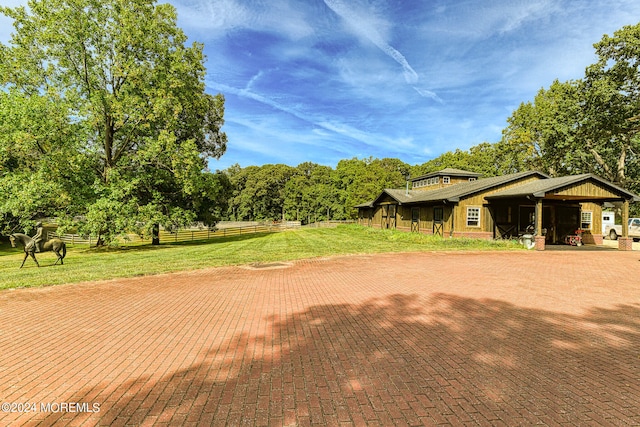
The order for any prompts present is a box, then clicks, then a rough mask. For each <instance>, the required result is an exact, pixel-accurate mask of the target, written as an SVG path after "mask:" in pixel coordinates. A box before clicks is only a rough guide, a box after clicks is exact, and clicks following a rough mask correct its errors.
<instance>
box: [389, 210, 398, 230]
mask: <svg viewBox="0 0 640 427" xmlns="http://www.w3.org/2000/svg"><path fill="white" fill-rule="evenodd" d="M396 207H397V206H396V205H389V228H391V229H395V228H396Z"/></svg>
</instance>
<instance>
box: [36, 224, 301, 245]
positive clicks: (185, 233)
mask: <svg viewBox="0 0 640 427" xmlns="http://www.w3.org/2000/svg"><path fill="white" fill-rule="evenodd" d="M299 227H300V222H296V221H288V222H286V223H278V224H258V223H256V224H254V225H245V226H236V227H233V226H231V227H228V226H225V225H222V226H219V227H216V228H215V229H213V230H211V229H181V230H178V231H176V232H169V231H164V230H160V241H161V242H166V243H169V242H173V243H181V242H195V241H201V240H211V239H217V238H221V237H233V236H241V235H243V234H252V233H276V232H279V231H283V230H286V229H292V228H299ZM54 237H57V238H59V239H61V240H62V241H63V242H65V243H69V244H72V245H89V246H91V245H95V244H96V241H97V239H96V238H95V237H92V236H81V235H79V234H61V235H58V234H56V233H54V232H51V231H50V232H48V233H47V238H48V239H52V238H54ZM116 240H117V242H118V243H120V244H125V245H126V244H143V243H150V242H151V236H140V235H138V234H126V235H124V236H121V237H118V238H117V239H116Z"/></svg>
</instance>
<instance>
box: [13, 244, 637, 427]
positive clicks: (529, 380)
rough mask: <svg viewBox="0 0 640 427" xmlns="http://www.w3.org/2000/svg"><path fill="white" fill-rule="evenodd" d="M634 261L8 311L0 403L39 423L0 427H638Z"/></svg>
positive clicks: (32, 299)
mask: <svg viewBox="0 0 640 427" xmlns="http://www.w3.org/2000/svg"><path fill="white" fill-rule="evenodd" d="M639 258H640V257H639V255H638V253H637V252H630V253H629V252H626V253H625V252H618V251H611V252H607V251H603V252H585V251H583V252H580V251H561V252H553V251H545V252H509V253H422V254H415V253H410V254H383V255H373V256H350V257H338V258H332V259H314V260H307V261H299V262H295V263H291V264H289V265H283V266H280V267H281V268H277V267H278V266H271V267H270V268H264V269H261V268H254V269H251V268H248V267H232V268H217V269H210V270H201V271H197V272H190V273H181V274H171V275H162V276H155V277H144V278H136V279H130V280H118V281H109V282H99V283H86V284H78V285H65V286H57V287H51V288H43V289H31V290H29V289H27V290H8V291H2V292H0V402H14V403H16V404H23V403H27V402H29V403H35V404H36V405H37V411H35V412H24V413H10V412H0V425H7V424H9V425H36V424H39V423H42V424H44V425H94V424H95V425H115V426H117V425H149V426H150V425H157V426H163V425H194V426H195V425H220V426H223V425H234V426H235V425H259V426H263V425H264V426H266V425H277V426H280V425H289V426H294V425H296V426H308V425H318V426H319V425H323V426H327V425H329V426H331V425H335V426H365V425H366V426H374V425H380V426H390V425H398V426H401V425H451V426H459V425H464V426H466V425H481V426H484V425H491V426H496V425H508V426H513V425H533V424H547V425H587V426H589V425H620V426H622V425H625V426H626V425H640V415H639V413H640V260H639ZM68 402H76V403H79V404H80V405H85V404H86V406H80V409H92V408H93V407H92V405H93V404H94V403H95V404H99V410H100V411H99V412H94V413H88V412H86V411H83V412H71V411H69V410H63V409H61V408H62V407H61V406H60V405H61V404H62V403H68ZM47 403H49V404H52V405H53V407H52V408H53V409H56V408H59V409H58V410H57V411H54V410H53V409H50V410H49V411H42V410H41V409H42V408H41V407H40V405H41V404H47ZM55 405H58V407H56V406H55ZM17 408H18V407H17V406H14V408H13V409H17ZM77 408H78V407H77V406H76V410H77ZM5 409H6V408H5ZM45 409H46V408H45Z"/></svg>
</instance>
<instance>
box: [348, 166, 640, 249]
mask: <svg viewBox="0 0 640 427" xmlns="http://www.w3.org/2000/svg"><path fill="white" fill-rule="evenodd" d="M637 201H640V197H638V196H637V195H635V194H633V193H631V192H629V191H627V190H625V189H623V188H621V187H619V186H617V185H615V184H612V183H611V182H608V181H606V180H604V179H602V178H600V177H597V176H595V175H593V174H582V175H573V176H565V177H559V178H550V177H549V176H547V175H545V174H543V173H541V172H537V171H528V172H519V173H514V174H509V175H502V176H495V177H488V178H482V177H481V175H480V174H477V173H474V172H469V171H464V170H460V169H453V168H446V169H443V170H440V171H437V172H432V173H430V174H427V175H424V176H419V177H416V178H412V179H410V180H409V181H408V182H407V188H405V189H385V190H383V191H382V193H380V195H379V196H378V197H376V198H375V199H374V200H372V201H370V202H367V203H363V204H361V205H358V206H356V207H357V208H358V222H359V223H360V224H362V225H365V226H370V227H377V228H387V229H399V230H406V231H411V232H419V233H427V234H434V235H440V236H443V237H461V236H462V237H473V238H484V239H500V238H512V237H517V236H518V235H520V234H523V233H525V232H526V230H527V227H533V229H534V235H535V244H536V249H538V250H543V249H544V248H545V246H546V245H549V244H559V243H562V242H563V241H564V237H565V236H566V235H567V234H573V233H574V232H575V231H576V230H578V229H580V230H582V237H583V241H584V243H585V244H595V245H600V244H602V239H603V236H602V224H601V222H602V208H603V204H604V203H606V202H621V203H622V217H623V218H622V223H623V224H626V223H627V218H628V217H629V204H630V203H633V202H637ZM623 229H624V227H623ZM631 244H632V239H630V238H629V237H628V235H627V234H626V230H623V236H622V237H621V238H620V239H619V243H618V247H619V249H622V250H630V249H631Z"/></svg>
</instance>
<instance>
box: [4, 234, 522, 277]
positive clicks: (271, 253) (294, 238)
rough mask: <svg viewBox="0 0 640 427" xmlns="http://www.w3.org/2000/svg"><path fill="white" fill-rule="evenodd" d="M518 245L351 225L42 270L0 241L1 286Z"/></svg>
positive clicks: (83, 250)
mask: <svg viewBox="0 0 640 427" xmlns="http://www.w3.org/2000/svg"><path fill="white" fill-rule="evenodd" d="M518 248H520V246H519V245H517V244H516V243H514V242H509V241H484V240H473V239H459V238H456V239H448V238H445V239H443V238H440V237H434V236H427V235H422V234H412V233H406V232H400V231H389V230H377V229H371V228H365V227H360V226H356V225H349V226H339V227H337V228H318V229H301V230H291V231H284V232H280V233H272V234H251V235H244V236H237V237H230V238H220V239H216V240H211V241H208V242H200V243H184V244H162V245H159V246H151V245H145V246H130V247H123V248H100V249H96V248H88V247H86V246H84V247H72V246H69V247H68V248H67V249H68V250H67V257H66V258H65V264H64V266H60V265H57V266H52V264H53V263H54V262H55V255H54V254H53V253H51V252H49V253H42V254H38V255H37V258H38V261H39V262H40V265H41V266H42V267H41V268H37V267H36V265H35V263H34V262H33V261H32V260H31V259H27V261H26V262H25V266H24V268H22V269H18V267H20V263H21V262H22V258H23V256H24V255H23V252H22V251H21V250H19V249H13V248H11V246H10V245H8V244H4V243H3V244H2V245H0V289H8V288H17V287H31V286H49V285H57V284H62V283H75V282H82V281H89V280H103V279H113V278H118V277H132V276H142V275H151V274H158V273H166V272H172V271H182V270H195V269H199V268H205V267H217V266H224V265H237V264H251V263H260V262H273V261H287V260H295V259H301V258H312V257H323V256H331V255H343V254H362V253H379V252H412V251H439V250H509V249H518Z"/></svg>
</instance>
